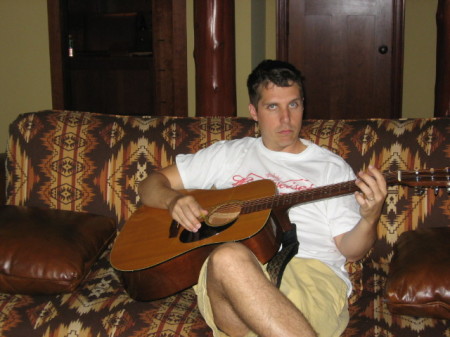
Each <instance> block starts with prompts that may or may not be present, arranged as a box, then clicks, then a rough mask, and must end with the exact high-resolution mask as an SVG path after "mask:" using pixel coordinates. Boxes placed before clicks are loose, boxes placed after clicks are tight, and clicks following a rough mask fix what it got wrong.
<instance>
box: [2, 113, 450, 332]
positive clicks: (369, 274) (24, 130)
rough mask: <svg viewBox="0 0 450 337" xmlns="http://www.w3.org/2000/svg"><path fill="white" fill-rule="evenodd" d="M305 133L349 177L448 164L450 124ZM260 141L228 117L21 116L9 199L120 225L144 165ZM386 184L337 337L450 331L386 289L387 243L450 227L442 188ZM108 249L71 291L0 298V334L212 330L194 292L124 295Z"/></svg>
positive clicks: (321, 123) (251, 128) (251, 125)
mask: <svg viewBox="0 0 450 337" xmlns="http://www.w3.org/2000/svg"><path fill="white" fill-rule="evenodd" d="M303 124H304V126H303V134H302V137H304V138H307V139H310V140H312V141H313V142H315V143H317V144H319V145H320V146H323V147H326V148H328V149H329V150H331V151H333V152H336V153H338V154H340V155H341V156H342V157H344V158H345V159H346V160H347V161H348V163H349V164H350V165H351V166H352V167H353V169H354V170H355V172H357V171H358V170H361V169H365V168H366V167H367V166H368V165H369V164H373V165H376V166H377V167H379V168H381V169H382V170H386V171H387V170H391V171H396V170H412V169H415V168H421V169H429V168H442V167H445V166H450V164H449V163H450V142H449V140H448V137H447V135H448V134H449V133H450V119H417V120H414V119H404V120H382V119H371V120H340V121H331V120H316V121H314V120H307V121H304V123H303ZM245 136H258V127H257V125H256V123H255V122H254V121H253V120H251V119H247V118H229V117H204V118H200V117H198V118H189V117H133V116H113V115H102V114H95V113H87V112H75V111H42V112H37V113H28V114H22V115H20V116H19V117H18V118H17V119H16V121H14V122H13V123H12V124H11V126H10V137H9V142H8V149H7V173H8V174H7V203H8V204H12V205H28V206H41V207H48V208H57V209H66V210H75V211H81V212H91V213H97V214H102V215H106V216H110V217H112V218H114V219H116V220H117V222H118V224H119V228H121V226H123V224H124V223H125V221H126V220H127V219H128V218H129V216H130V215H131V214H132V213H133V212H134V211H135V210H136V208H137V207H138V206H139V198H138V195H137V186H138V184H139V182H140V181H142V180H143V179H144V178H145V177H146V176H147V174H148V173H149V172H151V171H152V170H154V169H157V168H160V167H164V166H166V165H168V164H171V163H172V162H173V161H174V158H175V156H176V155H177V154H178V153H191V152H196V151H197V150H199V149H201V148H204V147H206V146H208V145H210V144H212V143H214V142H216V141H219V140H222V139H234V138H240V137H245ZM416 192H417V191H415V190H414V189H413V188H408V187H404V186H398V185H393V186H390V187H389V194H388V198H387V201H386V205H385V208H384V211H383V214H382V217H381V219H380V223H379V230H378V241H377V243H376V244H375V246H374V248H373V249H372V251H371V253H370V254H368V256H367V257H366V258H365V259H364V260H362V261H359V262H358V263H352V264H348V269H349V271H350V273H351V276H352V279H353V281H354V293H353V295H352V297H351V299H350V303H351V306H350V311H351V321H350V324H349V327H348V329H347V330H346V332H345V333H344V336H358V337H359V336H380V337H381V336H430V337H431V336H433V337H434V336H450V327H449V323H448V321H445V320H436V319H431V318H415V317H410V316H398V315H392V314H390V312H389V311H388V310H387V307H386V305H385V304H384V301H383V286H384V282H385V279H386V276H387V273H388V270H389V261H390V258H391V257H392V247H393V245H394V243H395V242H396V240H397V239H398V237H399V235H400V234H401V233H403V232H404V231H408V230H413V229H416V228H419V227H430V226H448V225H449V220H450V201H449V198H448V196H447V194H446V193H444V192H445V191H443V190H441V191H439V192H438V193H437V194H436V195H435V194H434V191H432V190H426V191H424V192H423V193H416ZM108 253H109V250H107V251H105V253H104V254H103V256H102V257H101V259H100V260H99V261H98V262H97V263H96V264H95V265H94V267H93V268H92V271H91V273H90V274H89V275H88V277H87V279H86V280H85V281H84V282H83V283H82V284H81V286H80V287H79V288H78V289H77V290H76V291H74V292H73V293H70V294H61V295H58V296H39V297H38V296H23V295H8V294H1V293H0V337H2V336H49V337H50V336H51V337H55V336H212V334H211V332H210V330H209V329H208V328H207V326H206V325H205V323H204V321H203V319H202V318H201V316H200V314H199V312H198V309H197V306H196V301H195V295H194V293H193V291H192V290H191V289H189V290H186V291H184V292H182V293H179V294H177V295H174V296H171V297H169V298H166V299H163V300H158V301H153V302H136V301H134V300H132V299H130V297H129V296H128V295H127V293H126V290H125V289H124V288H123V285H122V283H121V282H120V275H119V274H118V273H116V272H115V271H114V270H113V269H112V268H111V267H110V265H109V262H108Z"/></svg>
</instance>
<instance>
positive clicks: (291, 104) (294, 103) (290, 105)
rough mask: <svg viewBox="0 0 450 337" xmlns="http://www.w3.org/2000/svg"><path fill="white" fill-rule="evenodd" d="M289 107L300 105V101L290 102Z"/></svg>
mask: <svg viewBox="0 0 450 337" xmlns="http://www.w3.org/2000/svg"><path fill="white" fill-rule="evenodd" d="M289 107H290V108H293V109H295V108H297V107H298V103H297V102H292V103H290V104H289Z"/></svg>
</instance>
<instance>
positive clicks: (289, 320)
mask: <svg viewBox="0 0 450 337" xmlns="http://www.w3.org/2000/svg"><path fill="white" fill-rule="evenodd" d="M207 275H208V276H207V288H208V295H209V298H210V300H211V307H212V310H213V314H214V321H215V323H216V325H217V327H218V328H219V329H220V330H222V331H223V332H225V333H227V334H228V335H229V336H244V335H245V334H246V333H248V332H249V330H251V331H253V332H255V333H256V334H258V335H259V336H284V337H289V336H305V337H306V336H308V337H309V336H317V335H316V333H315V332H314V330H313V329H312V327H311V326H310V324H309V323H308V321H307V320H306V319H305V317H304V316H303V314H302V313H301V312H300V311H299V310H298V309H297V308H296V307H295V306H294V305H293V303H292V302H291V301H290V300H288V299H287V298H286V297H285V296H284V295H283V294H282V293H281V292H280V291H279V290H278V289H277V288H276V287H275V286H274V285H273V284H272V283H271V282H270V281H269V280H268V279H267V278H266V276H265V275H264V273H263V271H262V270H261V267H260V265H259V263H258V261H257V260H256V258H255V256H254V255H253V254H252V253H251V251H250V250H249V249H248V248H246V247H245V246H244V245H242V244H239V243H228V244H224V245H222V246H220V247H218V248H217V249H216V250H215V251H214V252H213V253H212V254H211V256H210V259H209V264H208V274H207Z"/></svg>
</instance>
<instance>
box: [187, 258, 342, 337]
mask: <svg viewBox="0 0 450 337" xmlns="http://www.w3.org/2000/svg"><path fill="white" fill-rule="evenodd" d="M207 263H208V260H206V261H205V263H204V264H203V267H202V270H201V272H200V276H199V282H198V284H197V285H196V286H194V289H195V292H196V293H197V301H198V306H199V309H200V312H201V314H202V316H203V318H204V319H205V321H206V323H207V324H208V325H209V327H210V328H211V329H212V330H213V332H214V336H215V337H226V336H227V335H226V334H225V333H223V332H222V331H220V330H219V329H218V328H217V326H216V325H215V323H214V319H213V313H212V309H211V304H210V302H209V297H208V293H207V290H206V273H207V267H206V266H207ZM261 267H262V268H263V270H264V272H265V274H266V276H267V277H269V276H268V274H267V272H266V271H265V268H264V266H261ZM280 290H281V291H282V292H283V293H284V294H285V295H286V296H287V297H288V298H289V299H290V300H291V301H292V302H293V303H294V304H295V305H296V306H297V308H299V309H300V311H301V312H302V313H303V315H304V316H305V317H306V319H307V320H308V321H309V323H310V324H311V326H312V327H313V328H314V329H315V330H316V332H317V333H318V334H319V336H320V337H332V336H333V337H334V336H340V335H341V333H342V332H343V331H344V330H345V328H346V327H347V324H348V321H349V314H348V300H347V286H346V284H345V283H344V281H343V280H342V279H340V278H339V277H338V276H337V275H336V274H335V273H334V272H333V271H332V270H331V269H330V268H329V267H328V266H327V265H325V264H324V263H323V262H321V261H318V260H314V259H302V258H297V257H295V258H293V259H292V260H291V261H290V262H289V263H288V265H287V266H286V269H285V271H284V274H283V279H282V281H281V286H280ZM250 336H256V335H255V334H254V333H252V332H250V333H249V334H247V337H250Z"/></svg>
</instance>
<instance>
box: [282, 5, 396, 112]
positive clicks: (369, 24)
mask: <svg viewBox="0 0 450 337" xmlns="http://www.w3.org/2000/svg"><path fill="white" fill-rule="evenodd" d="M401 7H402V1H396V0H394V1H393V0H359V1H348V0H290V1H286V0H279V8H281V9H284V10H285V13H279V18H281V20H280V21H279V22H280V25H282V26H283V25H284V26H283V27H282V28H284V31H286V33H288V35H287V37H284V41H285V44H284V45H281V48H282V49H283V50H281V51H280V50H279V55H282V57H283V58H285V59H286V60H287V61H290V62H292V63H293V64H295V65H296V66H297V67H298V68H299V69H300V70H301V71H302V73H303V75H304V86H305V100H306V101H305V109H306V110H305V111H306V115H305V117H306V118H313V119H319V118H320V119H321V118H324V119H329V118H330V119H331V118H332V119H341V118H368V117H383V118H392V117H396V116H399V115H400V110H401V75H402V57H403V43H402V38H403V31H402V29H403V28H402V27H403V24H402V20H403V8H401ZM283 18H284V19H283ZM280 31H283V29H281V30H280ZM281 40H283V39H281ZM279 46H280V44H279Z"/></svg>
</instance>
